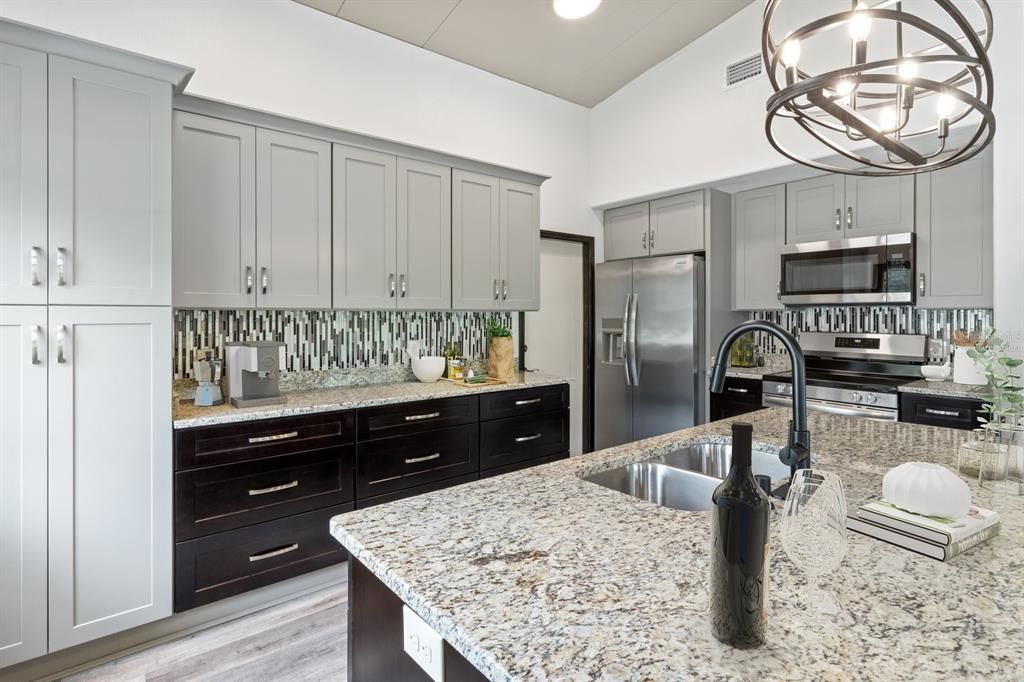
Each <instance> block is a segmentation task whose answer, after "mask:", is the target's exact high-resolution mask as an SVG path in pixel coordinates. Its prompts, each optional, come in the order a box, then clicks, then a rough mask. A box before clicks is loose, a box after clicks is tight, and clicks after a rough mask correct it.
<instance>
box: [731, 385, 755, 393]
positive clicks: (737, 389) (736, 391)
mask: <svg viewBox="0 0 1024 682" xmlns="http://www.w3.org/2000/svg"><path fill="white" fill-rule="evenodd" d="M725 390H727V391H732V392H733V393H750V391H749V390H747V389H745V388H733V387H732V386H726V387H725Z"/></svg>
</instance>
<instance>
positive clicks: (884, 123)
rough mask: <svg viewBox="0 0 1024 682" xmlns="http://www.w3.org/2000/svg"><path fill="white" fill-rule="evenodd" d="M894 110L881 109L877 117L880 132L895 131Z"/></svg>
mask: <svg viewBox="0 0 1024 682" xmlns="http://www.w3.org/2000/svg"><path fill="white" fill-rule="evenodd" d="M896 125H897V123H896V110H895V109H893V108H891V107H890V108H889V109H883V110H882V113H881V115H880V116H879V117H878V129H879V130H881V131H882V132H890V131H893V130H896Z"/></svg>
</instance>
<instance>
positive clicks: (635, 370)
mask: <svg viewBox="0 0 1024 682" xmlns="http://www.w3.org/2000/svg"><path fill="white" fill-rule="evenodd" d="M639 303H640V294H633V305H632V306H631V307H630V312H629V362H630V363H631V365H632V367H631V372H632V374H633V385H634V386H639V385H640V361H639V360H638V359H637V352H636V309H637V305H638V304H639Z"/></svg>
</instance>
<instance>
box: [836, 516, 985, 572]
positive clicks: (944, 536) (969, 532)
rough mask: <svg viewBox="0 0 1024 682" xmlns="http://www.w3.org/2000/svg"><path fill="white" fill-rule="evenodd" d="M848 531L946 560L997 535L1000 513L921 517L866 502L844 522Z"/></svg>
mask: <svg viewBox="0 0 1024 682" xmlns="http://www.w3.org/2000/svg"><path fill="white" fill-rule="evenodd" d="M846 527H847V528H849V529H850V530H854V531H857V532H858V533H863V534H864V535H869V536H871V537H873V538H877V539H879V540H884V541H885V542H888V543H890V544H893V545H897V546H899V547H903V548H905V549H909V550H911V551H914V552H917V553H919V554H924V555H925V556H928V557H931V558H933V559H938V560H939V561H948V560H949V559H952V558H953V557H955V556H956V555H958V554H961V553H963V552H966V551H967V550H969V549H970V548H971V547H974V546H975V545H977V544H980V543H982V542H984V541H985V540H988V539H989V538H992V537H995V536H996V535H998V534H999V514H998V513H996V512H994V511H991V510H989V509H982V508H981V507H971V510H970V511H969V512H968V513H967V515H966V516H964V517H963V518H961V519H940V518H936V517H933V516H920V515H918V514H911V513H910V512H906V511H903V510H902V509H897V508H896V507H894V506H892V505H891V504H889V503H887V502H869V503H867V504H865V505H863V506H861V507H860V508H858V509H857V512H856V516H849V517H847V519H846Z"/></svg>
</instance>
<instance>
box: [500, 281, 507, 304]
mask: <svg viewBox="0 0 1024 682" xmlns="http://www.w3.org/2000/svg"><path fill="white" fill-rule="evenodd" d="M501 300H503V301H507V300H508V282H507V281H506V280H501Z"/></svg>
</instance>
